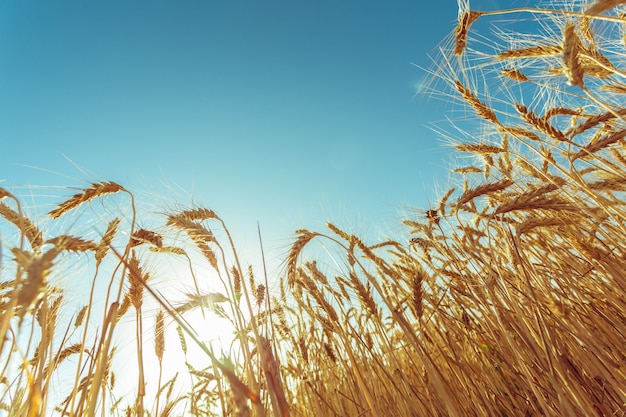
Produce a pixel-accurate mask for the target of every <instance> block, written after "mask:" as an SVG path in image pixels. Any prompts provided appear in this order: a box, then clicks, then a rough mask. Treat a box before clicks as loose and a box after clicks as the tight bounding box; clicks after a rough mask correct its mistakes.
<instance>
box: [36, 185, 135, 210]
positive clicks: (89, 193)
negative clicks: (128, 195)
mask: <svg viewBox="0 0 626 417" xmlns="http://www.w3.org/2000/svg"><path fill="white" fill-rule="evenodd" d="M120 191H126V189H125V188H124V187H122V186H121V185H119V184H117V183H115V182H112V181H108V182H100V183H97V184H92V185H91V187H89V188H86V189H84V190H83V191H82V192H80V193H76V194H74V195H73V196H72V198H70V199H69V200H67V201H64V202H63V203H61V204H59V205H58V206H57V208H56V209H54V210H52V211H51V212H50V213H48V215H49V216H50V217H51V218H53V219H56V218H58V217H61V216H62V215H64V214H65V213H67V212H68V211H70V210H73V209H75V208H76V207H78V206H80V205H81V204H83V203H86V202H88V201H90V200H93V199H94V198H98V197H100V196H103V195H105V194H112V193H117V192H120Z"/></svg>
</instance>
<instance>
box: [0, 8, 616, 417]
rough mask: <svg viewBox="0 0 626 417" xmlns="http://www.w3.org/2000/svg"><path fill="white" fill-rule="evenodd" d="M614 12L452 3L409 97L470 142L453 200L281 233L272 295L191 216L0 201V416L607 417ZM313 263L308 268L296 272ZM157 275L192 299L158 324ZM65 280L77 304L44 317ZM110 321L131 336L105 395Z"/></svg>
mask: <svg viewBox="0 0 626 417" xmlns="http://www.w3.org/2000/svg"><path fill="white" fill-rule="evenodd" d="M624 3H626V2H625V1H624V0H599V1H595V2H591V3H587V4H582V3H569V2H563V3H559V4H555V3H553V4H548V5H547V6H545V7H544V8H524V9H511V10H500V11H491V12H478V11H473V10H471V9H470V8H469V5H468V4H467V3H463V2H462V3H461V7H460V11H459V23H458V27H457V29H456V31H455V33H454V34H453V37H451V38H450V42H449V43H448V44H444V45H443V46H442V48H441V50H442V54H441V56H440V57H439V58H438V59H437V60H436V65H435V67H433V69H432V73H433V75H434V81H433V83H432V84H431V85H432V86H433V88H432V93H433V94H440V95H441V96H442V97H444V98H445V99H448V100H456V99H459V100H461V101H462V102H464V103H465V104H466V106H465V111H466V115H465V116H464V118H462V119H461V120H460V121H459V122H458V123H459V124H461V123H463V122H464V121H465V122H470V123H469V125H470V126H471V127H472V128H471V129H470V128H468V129H465V128H463V129H461V128H459V129H458V132H457V135H458V136H455V139H456V140H455V143H456V144H455V147H456V150H457V151H458V155H469V156H470V158H467V160H469V161H470V163H469V164H467V166H461V167H457V168H455V169H453V171H454V173H453V174H452V175H453V176H457V177H458V178H457V180H455V181H456V184H458V187H457V189H455V188H453V189H450V190H449V191H448V192H445V193H444V195H443V197H442V198H441V200H440V202H439V204H438V205H436V206H435V207H431V208H430V209H429V210H426V211H424V212H421V214H419V216H417V215H416V216H414V217H412V218H409V219H407V220H406V221H405V222H404V223H405V225H406V226H407V228H408V233H407V236H408V237H406V238H402V239H399V240H388V241H384V242H382V243H376V244H369V243H367V242H363V241H362V240H361V239H360V238H359V237H357V236H355V235H353V234H351V233H348V232H346V231H344V230H341V229H340V228H338V227H336V226H335V225H332V224H328V231H325V232H315V231H308V230H298V231H297V232H296V234H297V237H296V238H295V240H294V242H293V244H292V245H291V247H290V250H289V252H288V254H287V257H286V259H285V262H284V264H285V273H284V276H283V277H282V278H281V279H280V281H279V283H278V284H273V288H269V289H268V286H269V285H270V283H269V282H268V281H267V278H264V279H258V277H255V274H254V273H253V271H252V269H251V268H248V267H247V266H246V265H242V264H241V263H240V260H239V257H238V254H237V251H236V248H235V246H234V244H233V240H232V239H231V236H230V234H229V231H228V229H227V227H226V225H225V224H224V222H223V221H222V219H221V218H220V217H219V216H218V215H217V214H216V213H214V212H213V211H212V210H208V209H205V208H193V209H188V210H180V211H171V212H168V213H165V214H163V216H162V217H161V218H160V219H162V220H160V221H161V224H160V225H157V226H155V227H150V228H148V227H145V224H143V223H142V212H141V211H140V210H136V208H135V201H134V196H133V194H132V193H130V192H129V191H128V190H126V189H125V188H124V187H123V186H121V185H118V184H116V183H114V182H100V183H95V184H93V185H91V186H90V187H88V188H86V189H84V190H82V191H80V192H78V193H77V194H75V195H74V196H72V197H71V198H69V199H68V200H67V201H65V202H63V203H61V204H59V205H57V206H56V207H55V208H54V209H53V210H52V211H50V212H49V213H48V216H47V217H48V220H47V221H46V222H42V221H40V220H36V219H32V217H29V216H28V215H27V214H26V213H25V210H24V209H23V208H22V205H21V202H20V199H19V198H17V197H16V196H15V195H14V193H11V192H10V191H8V190H6V189H0V199H1V201H0V217H1V219H2V220H3V221H4V222H5V224H4V226H3V229H2V230H3V231H4V232H5V233H4V234H3V235H2V240H1V243H2V251H1V252H0V253H1V255H2V258H1V261H0V262H1V264H0V274H1V276H0V277H1V278H0V311H1V312H2V315H1V318H0V335H1V339H0V366H1V369H2V371H1V373H0V375H1V380H0V415H9V416H38V415H44V414H46V415H63V416H65V415H67V416H83V415H86V416H94V415H102V416H104V415H133V416H134V415H138V416H170V415H193V416H201V415H207V416H209V415H216V416H217V415H219V416H231V415H234V416H268V415H273V416H283V417H284V416H290V415H291V416H353V417H358V416H376V417H382V416H454V417H464V416H509V417H510V416H623V415H626V356H625V355H626V297H625V294H626V279H625V272H624V271H626V211H625V210H624V205H625V201H624V196H625V195H626V194H625V191H626V141H625V136H626V119H625V116H626V107H624V103H626V81H625V80H626V72H624V68H625V67H626V66H625V65H624V63H625V60H626V47H625V45H624V43H625V41H626V35H625V33H626V14H624V13H626V7H625V6H624V5H623V4H624ZM495 16H514V19H506V20H496V19H494V17H495ZM477 21H479V22H481V23H485V24H491V25H492V26H491V32H490V33H491V35H490V37H481V36H478V35H477V34H476V35H474V34H475V25H477V23H476V22H477ZM514 21H519V22H521V23H520V25H521V26H520V30H519V31H517V32H513V31H511V30H510V28H508V27H507V29H500V30H499V29H498V27H499V26H498V25H511V24H512V22H514ZM473 25H474V26H473ZM473 28H474V29H473ZM523 28H529V29H532V30H533V31H532V32H531V33H527V34H525V33H523V31H522V30H523ZM455 108H458V106H455ZM456 127H460V126H458V125H457V126H456ZM466 132H469V133H467V134H466ZM450 136H451V137H452V136H454V135H452V134H450ZM472 137H473V138H476V139H474V140H472V139H471V138H472ZM459 138H460V139H459ZM111 199H117V200H115V204H113V202H112V200H111ZM95 202H99V203H101V204H97V205H96V204H94V203H95ZM119 204H127V205H128V210H121V211H120V210H119ZM109 205H110V206H112V207H117V208H115V209H107V207H108V206H109ZM96 206H97V207H96ZM98 207H99V209H102V210H103V212H102V213H96V214H95V215H94V214H93V213H94V211H97V210H96V209H97V208H98ZM121 213H130V215H121ZM64 220H65V222H64ZM38 222H39V223H43V224H46V225H47V227H46V230H42V228H41V226H40V225H38ZM85 223H86V224H87V225H88V227H86V228H84V229H81V230H82V232H81V233H80V234H77V233H73V232H72V230H73V229H72V228H73V227H77V226H76V225H79V224H85ZM140 224H141V225H142V226H143V227H140V226H139V225H140ZM55 225H57V226H55ZM9 229H10V230H11V231H14V232H15V233H14V234H13V235H10V234H9V233H8V230H9ZM59 230H63V232H58V231H59ZM53 234H55V235H54V236H53ZM316 244H322V245H324V246H325V247H326V249H327V251H328V253H330V254H331V255H330V256H328V257H326V258H324V257H322V259H312V258H311V257H307V254H306V253H307V251H308V250H309V249H310V247H311V245H316ZM316 253H317V252H316ZM163 257H167V259H169V261H166V262H165V263H159V259H163ZM318 257H319V256H318ZM173 259H182V260H183V263H182V264H181V265H183V266H184V265H187V267H186V269H185V271H186V273H187V276H188V277H190V281H189V282H190V283H191V284H190V288H193V291H190V292H189V294H187V295H186V299H185V300H183V302H182V303H179V304H175V303H173V302H170V297H169V296H168V295H166V294H165V293H164V292H163V291H164V290H161V289H159V287H158V279H157V278H155V277H154V276H155V275H158V274H159V268H160V266H159V265H163V264H165V265H167V263H168V262H174V261H173ZM203 264H204V265H203ZM155 265H156V266H155ZM179 269H180V268H179ZM200 270H202V271H206V270H210V271H212V274H213V275H212V276H211V278H210V279H211V280H214V281H215V282H216V283H217V285H218V286H217V288H218V289H217V290H212V291H207V290H206V288H207V287H206V285H205V283H204V282H203V280H205V279H207V278H206V276H205V274H204V272H203V273H200V272H199V271H200ZM257 275H259V274H257ZM260 275H262V274H260ZM78 281H80V282H87V284H88V287H89V285H91V287H90V289H91V291H88V296H85V297H83V298H80V297H78V296H72V297H71V299H68V298H67V293H68V291H70V289H71V288H70V287H71V286H73V285H76V283H77V282H78ZM272 282H274V283H275V282H278V281H275V280H274V281H272ZM213 288H215V287H213ZM78 300H80V302H82V303H83V304H82V305H84V307H82V308H77V304H76V303H77V302H79V301H78ZM148 302H150V303H152V304H151V307H150V308H147V307H146V305H147V303H148ZM155 306H156V307H155ZM199 309H201V310H202V312H203V314H206V319H207V321H210V320H214V318H215V317H216V316H219V317H220V318H221V319H222V320H227V321H229V322H230V323H231V326H232V328H233V331H234V334H235V336H234V338H235V340H234V342H233V344H232V345H231V347H230V350H228V349H227V348H221V350H220V352H219V353H217V352H216V351H215V349H214V347H213V346H212V345H211V344H210V343H207V342H206V341H204V340H203V338H202V337H200V336H199V335H198V330H199V329H197V328H196V329H194V328H193V326H191V325H190V324H189V322H188V321H187V319H186V317H188V314H190V312H192V311H193V310H199ZM120 323H124V325H126V326H127V327H128V326H129V325H131V323H132V326H134V327H135V329H136V331H135V333H134V334H133V335H132V337H130V338H129V337H128V336H126V337H125V339H124V340H123V343H125V344H126V345H128V344H131V342H130V340H133V342H132V345H134V346H135V347H134V348H132V352H133V354H134V355H136V356H135V358H136V360H135V359H133V360H132V361H131V362H130V364H131V365H125V367H126V368H132V369H134V370H135V371H136V372H135V371H133V372H132V373H131V374H132V375H133V381H132V384H131V385H132V387H133V391H132V392H131V393H126V394H124V395H122V394H117V393H116V378H115V375H116V371H115V370H116V363H117V362H118V361H120V360H121V359H120V356H119V354H118V353H117V352H118V349H119V348H121V347H120V346H119V343H120V340H119V338H116V335H117V334H118V333H119V331H120V330H119V329H120V326H121V324H120ZM153 325H154V328H152V326H153ZM165 328H172V329H174V328H175V329H176V330H177V332H178V337H177V336H176V334H175V333H174V338H175V339H177V343H180V347H181V349H182V350H183V351H184V352H187V349H188V348H190V347H191V346H194V347H195V348H196V349H200V350H201V351H202V352H203V355H204V356H203V360H201V361H199V363H190V362H191V360H186V359H185V360H184V362H185V363H184V364H182V369H185V372H186V375H185V376H184V377H181V376H180V374H175V375H174V376H171V375H170V376H169V377H168V378H164V379H167V380H166V381H162V378H161V375H162V374H161V373H159V375H160V376H159V377H158V380H147V377H146V375H147V374H146V369H145V368H146V365H145V363H146V361H147V360H148V358H150V360H151V361H153V363H157V361H158V364H159V367H160V368H161V370H162V369H163V367H164V365H168V366H169V364H168V363H167V362H168V360H172V359H168V352H167V351H165V352H164V346H165V343H166V340H165V335H166V332H165V331H164V329H165ZM131 334H132V333H131ZM167 334H170V335H171V334H172V333H167ZM169 337H171V336H169ZM125 348H126V349H128V346H126V347H125ZM126 356H127V355H126ZM153 358H156V360H154V359H153ZM125 359H126V361H128V358H127V357H125ZM196 361H198V359H197V357H196ZM61 373H62V374H63V375H62V376H61V375H60V374H61ZM183 378H184V379H185V380H186V381H187V383H188V384H190V388H189V389H186V390H184V391H180V390H177V389H176V386H177V385H178V384H179V382H180V380H181V379H183ZM59 381H63V383H59ZM117 384H119V381H118V382H117ZM127 385H128V381H127ZM147 386H148V387H152V391H149V390H147V389H146V387H147Z"/></svg>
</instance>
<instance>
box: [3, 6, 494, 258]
mask: <svg viewBox="0 0 626 417" xmlns="http://www.w3.org/2000/svg"><path fill="white" fill-rule="evenodd" d="M428 3H429V5H428V6H424V4H423V2H420V1H393V2H373V1H372V2H363V1H342V2H338V1H334V0H333V1H327V0H321V1H315V2H290V1H284V0H282V1H277V0H273V1H272V0H270V1H265V2H245V3H244V2H234V1H228V2H227V1H209V0H203V1H199V0H198V1H179V2H165V1H154V2H145V1H136V2H123V1H117V0H112V1H107V2H100V3H98V4H96V3H94V2H82V1H75V0H55V1H53V2H35V1H23V2H22V1H4V2H2V3H0V114H1V115H2V116H0V118H1V122H0V138H2V144H3V146H2V152H1V153H0V186H2V187H6V188H9V189H14V190H17V192H18V193H20V192H22V193H25V194H30V193H33V194H41V195H53V196H54V200H53V201H54V202H60V201H62V200H63V199H64V198H65V197H69V196H70V195H71V194H73V193H74V192H75V189H74V188H61V189H50V188H49V187H50V186H64V187H78V188H81V187H86V186H88V183H90V182H97V181H104V180H111V181H115V182H118V183H120V184H122V185H123V186H125V187H126V188H129V189H130V190H132V191H134V192H136V193H137V195H138V198H139V199H144V200H146V199H147V200H150V199H151V198H155V200H158V198H156V197H154V196H159V197H160V198H161V200H162V201H165V202H168V201H177V202H178V203H180V204H182V205H189V204H190V203H191V202H192V201H193V202H194V203H196V204H198V205H202V206H206V207H208V208H211V209H214V210H215V211H216V212H218V214H220V215H221V216H222V217H223V218H224V219H225V221H226V222H227V224H228V225H229V226H230V228H231V229H232V231H233V233H234V234H235V237H236V241H239V242H241V244H243V245H251V246H254V245H256V242H254V239H255V236H256V222H257V221H259V222H260V225H261V228H262V230H263V235H264V244H265V246H266V249H269V250H270V251H272V250H274V249H279V250H282V251H283V252H284V251H285V250H286V249H285V248H286V247H287V245H288V243H289V239H290V238H291V237H292V236H293V231H294V230H296V229H298V228H302V227H306V228H309V229H320V228H321V227H322V225H323V223H324V221H326V220H329V221H334V222H339V223H341V224H342V225H344V226H349V227H354V229H355V230H357V231H360V232H363V231H364V230H376V231H382V232H389V231H392V230H393V228H394V227H397V225H398V224H399V217H398V216H399V212H400V211H401V210H403V209H406V207H416V208H420V209H427V208H428V205H429V204H434V203H435V202H436V198H437V197H438V195H439V194H438V192H437V191H438V189H437V188H436V187H435V186H434V184H444V186H445V183H446V168H447V167H448V162H446V161H447V160H446V152H448V150H449V149H446V148H445V146H444V145H443V144H442V142H441V140H440V138H438V137H437V135H436V134H435V133H433V132H432V131H431V130H430V129H429V125H430V123H432V122H436V121H441V120H443V119H444V118H445V113H446V104H445V103H442V102H436V101H433V100H430V101H429V100H426V99H424V98H420V97H419V96H418V97H415V95H416V92H417V91H418V90H419V87H420V85H421V83H423V82H424V79H425V78H426V77H427V74H426V73H425V72H424V71H423V70H421V69H420V68H418V67H417V66H422V67H429V66H430V65H431V64H430V58H429V54H430V55H433V54H434V52H435V49H436V47H437V45H438V44H439V42H440V41H441V40H442V39H443V38H444V37H445V36H446V35H448V34H449V33H450V32H451V31H453V30H454V27H455V22H456V17H457V5H456V2H455V1H453V0H443V1H439V2H428ZM472 6H473V8H475V9H478V10H490V9H494V8H497V4H496V2H495V1H493V0H484V1H476V2H474V3H472ZM414 64H415V65H414ZM416 65H417V66H416ZM78 167H81V168H82V169H84V170H85V172H83V171H81V169H79V168H78ZM40 186H42V188H40ZM47 187H48V188H47ZM142 193H143V194H142ZM433 199H435V200H433ZM45 204H51V203H45ZM154 204H155V205H157V206H158V205H159V204H160V202H159V201H155V202H154ZM50 208H52V206H50V207H47V206H45V205H44V207H38V210H39V211H40V212H41V211H47V210H49V209H50Z"/></svg>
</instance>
